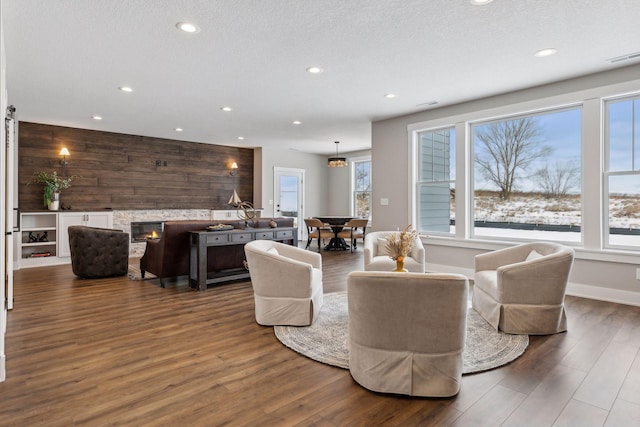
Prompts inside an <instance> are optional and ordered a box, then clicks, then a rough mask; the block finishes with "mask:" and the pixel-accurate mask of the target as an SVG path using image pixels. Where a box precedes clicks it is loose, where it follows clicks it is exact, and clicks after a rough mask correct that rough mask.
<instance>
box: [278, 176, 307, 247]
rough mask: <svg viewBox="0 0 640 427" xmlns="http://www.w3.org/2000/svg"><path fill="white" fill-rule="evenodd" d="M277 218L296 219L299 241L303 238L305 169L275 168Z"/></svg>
mask: <svg viewBox="0 0 640 427" xmlns="http://www.w3.org/2000/svg"><path fill="white" fill-rule="evenodd" d="M273 177H274V191H273V194H274V198H275V207H274V213H275V216H284V217H291V218H295V225H296V227H298V240H301V239H302V238H303V236H302V232H303V229H304V227H303V224H304V221H303V218H304V212H303V207H304V169H293V168H280V167H275V168H274V173H273Z"/></svg>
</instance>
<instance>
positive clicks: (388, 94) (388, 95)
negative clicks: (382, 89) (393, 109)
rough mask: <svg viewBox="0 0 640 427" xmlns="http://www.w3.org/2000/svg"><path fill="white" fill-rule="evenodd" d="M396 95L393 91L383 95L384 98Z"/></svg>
mask: <svg viewBox="0 0 640 427" xmlns="http://www.w3.org/2000/svg"><path fill="white" fill-rule="evenodd" d="M397 96H398V95H396V94H395V93H387V94H385V95H384V97H385V98H389V99H392V98H395V97H397Z"/></svg>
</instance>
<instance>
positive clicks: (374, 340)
mask: <svg viewBox="0 0 640 427" xmlns="http://www.w3.org/2000/svg"><path fill="white" fill-rule="evenodd" d="M347 286H348V295H349V299H348V305H349V371H350V372H351V376H352V377H353V379H354V380H356V382H358V383H359V384H360V385H362V386H363V387H365V388H367V389H369V390H373V391H378V392H383V393H397V394H405V395H410V396H433V397H448V396H453V395H455V394H457V393H458V391H459V390H460V384H461V381H462V369H463V360H462V352H463V350H464V342H465V335H466V325H467V306H468V292H469V291H468V289H469V285H468V280H467V278H466V277H465V276H462V275H459V274H434V273H431V274H429V273H392V272H382V271H358V272H351V273H349V276H348V278H347Z"/></svg>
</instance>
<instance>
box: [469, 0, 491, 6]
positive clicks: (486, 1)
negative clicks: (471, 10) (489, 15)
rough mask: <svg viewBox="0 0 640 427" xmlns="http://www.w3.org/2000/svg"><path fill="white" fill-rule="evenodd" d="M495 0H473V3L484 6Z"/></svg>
mask: <svg viewBox="0 0 640 427" xmlns="http://www.w3.org/2000/svg"><path fill="white" fill-rule="evenodd" d="M492 1H493V0H471V4H472V5H474V6H484V5H485V4H489V3H491V2H492Z"/></svg>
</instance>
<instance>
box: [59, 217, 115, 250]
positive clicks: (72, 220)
mask: <svg viewBox="0 0 640 427" xmlns="http://www.w3.org/2000/svg"><path fill="white" fill-rule="evenodd" d="M72 225H85V226H87V227H100V228H113V212H60V213H58V236H59V237H58V256H59V257H62V258H65V257H70V256H71V251H70V250H69V232H68V231H67V230H68V228H69V227H70V226H72Z"/></svg>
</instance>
